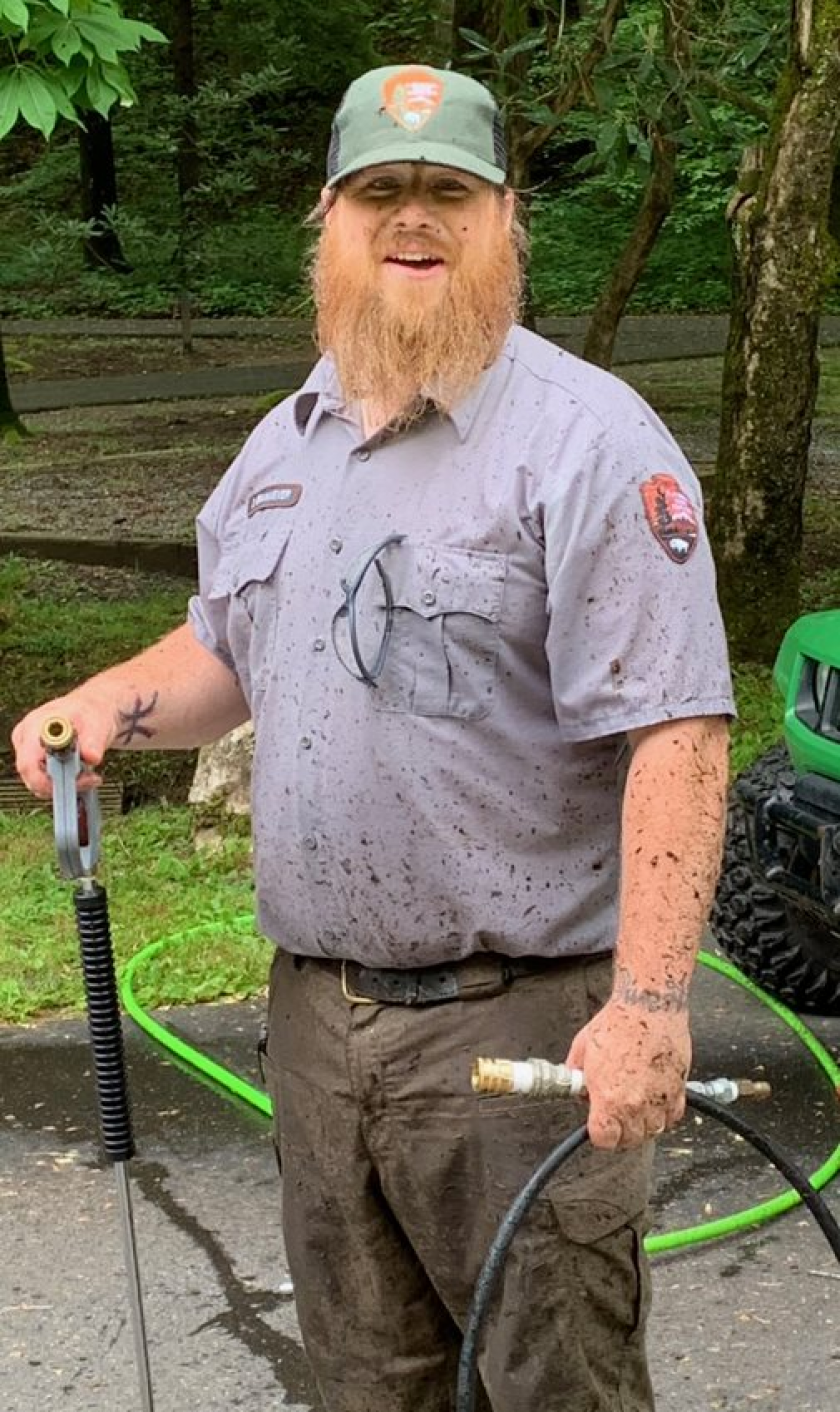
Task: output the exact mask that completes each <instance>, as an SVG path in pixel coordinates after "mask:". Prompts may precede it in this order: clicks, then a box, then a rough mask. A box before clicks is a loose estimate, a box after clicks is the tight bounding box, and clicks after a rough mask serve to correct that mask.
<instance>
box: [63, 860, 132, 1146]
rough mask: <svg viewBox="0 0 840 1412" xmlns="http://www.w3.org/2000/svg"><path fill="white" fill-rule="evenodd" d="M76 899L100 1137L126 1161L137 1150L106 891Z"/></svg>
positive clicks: (84, 891) (88, 891)
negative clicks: (135, 1147) (132, 1128)
mask: <svg viewBox="0 0 840 1412" xmlns="http://www.w3.org/2000/svg"><path fill="white" fill-rule="evenodd" d="M73 902H74V904H75V908H76V923H77V925H78V929H79V948H80V951H81V956H82V976H83V978H84V983H85V995H86V996H87V1010H88V1028H89V1030H90V1045H91V1049H92V1051H93V1067H94V1073H95V1075H96V1092H97V1096H98V1099H99V1126H100V1130H101V1134H102V1143H103V1146H104V1148H105V1153H106V1156H107V1157H108V1158H109V1159H110V1160H111V1161H112V1162H127V1161H128V1160H129V1158H131V1157H133V1156H134V1139H133V1137H132V1132H131V1114H130V1112H129V1106H128V1087H127V1084H126V1079H125V1061H124V1058H123V1042H122V1025H121V1022H120V1007H119V1001H118V999H117V982H116V977H115V975H114V953H113V950H112V947H111V925H110V922H109V920H108V896H107V893H106V891H105V889H104V887H101V886H100V885H99V883H93V884H92V886H91V887H90V888H77V889H76V891H75V893H74V895H73Z"/></svg>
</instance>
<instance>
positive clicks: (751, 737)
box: [730, 664, 784, 777]
mask: <svg viewBox="0 0 840 1412" xmlns="http://www.w3.org/2000/svg"><path fill="white" fill-rule="evenodd" d="M732 677H733V681H734V684H735V701H736V704H737V707H738V720H737V721H736V722H735V724H734V725H733V727H732V750H731V755H730V772H731V774H732V776H733V777H734V776H736V775H739V774H741V772H742V770H745V769H746V768H747V766H748V765H751V764H752V763H753V761H754V760H757V759H758V757H759V756H760V755H763V754H764V752H765V751H766V750H769V749H770V747H771V746H772V745H776V744H777V742H778V741H780V740H781V739H782V736H783V734H784V732H783V729H782V710H783V704H782V700H781V697H780V696H779V693H778V692H777V691H776V688H775V687H774V685H773V674H772V670H771V668H770V667H760V666H755V665H752V664H750V665H746V664H744V665H741V666H738V665H737V664H736V665H735V666H734V667H733V669H732Z"/></svg>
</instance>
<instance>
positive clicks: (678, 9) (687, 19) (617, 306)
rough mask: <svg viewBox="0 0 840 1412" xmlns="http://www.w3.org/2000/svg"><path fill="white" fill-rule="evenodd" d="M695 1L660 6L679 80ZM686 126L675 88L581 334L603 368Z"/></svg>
mask: <svg viewBox="0 0 840 1412" xmlns="http://www.w3.org/2000/svg"><path fill="white" fill-rule="evenodd" d="M696 8H697V6H696V0H662V45H663V49H664V52H665V57H666V58H667V59H668V61H669V63H671V64H672V65H673V67H674V70H675V72H676V73H677V74H678V75H680V76H682V77H684V76H685V75H686V74H687V73H688V72H689V70H690V68H691V39H690V33H691V25H692V22H693V20H694V11H695V10H696ZM684 121H685V104H684V100H683V95H682V89H681V86H680V84H679V83H677V84H675V85H674V88H673V92H672V96H671V97H670V98H669V99H668V100H667V101H666V102H665V103H664V104H663V106H662V111H661V114H660V117H659V121H658V122H657V123H656V125H655V126H654V127H653V129H652V148H653V150H652V154H651V168H650V174H649V176H648V181H647V185H646V187H645V191H644V195H643V196H642V201H641V205H640V206H639V209H638V211H637V213H636V220H635V222H634V225H633V229H632V231H631V232H630V236H629V238H628V240H627V242H626V244H625V246H624V249H623V250H622V252H621V254H620V255H619V257H618V260H617V262H616V264H615V266H614V268H613V270H612V271H611V273H610V277H609V279H608V281H607V284H606V287H605V288H604V290H603V291H602V293H601V297H600V298H599V300H598V302H597V304H596V305H595V308H594V310H593V313H592V318H591V319H590V321H589V327H588V328H587V330H586V338H585V340H584V346H583V356H584V358H586V360H587V361H588V362H590V363H597V364H598V365H599V366H600V367H602V368H609V367H611V366H612V360H613V352H614V350H615V340H616V338H617V337H618V326H619V324H620V322H621V319H622V317H623V315H624V311H625V309H626V308H627V304H628V301H629V299H630V296H631V295H632V293H633V290H634V289H635V288H636V285H637V284H638V282H639V280H640V279H641V277H642V274H643V273H644V269H645V266H646V265H647V262H648V259H649V258H650V253H651V251H652V250H653V247H654V246H655V244H656V242H657V239H658V238H659V232H660V231H661V229H662V227H663V225H664V223H665V221H666V220H667V218H668V216H669V215H670V214H671V207H672V206H673V204H674V189H675V187H676V183H677V145H676V142H675V141H674V139H673V137H672V136H671V134H672V133H673V132H674V131H675V130H676V129H677V128H679V127H681V126H682V124H683V123H684Z"/></svg>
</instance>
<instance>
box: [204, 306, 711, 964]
mask: <svg viewBox="0 0 840 1412" xmlns="http://www.w3.org/2000/svg"><path fill="white" fill-rule="evenodd" d="M399 536H402V538H401V539H398V538H397V537H399ZM388 539H391V542H390V543H387V544H385V545H384V546H383V541H385V540H388ZM198 546H199V563H200V587H199V594H198V596H197V597H196V598H194V599H193V600H192V602H191V605H190V616H191V621H192V625H193V629H194V631H195V633H196V636H197V637H198V639H199V641H200V642H201V643H203V644H204V646H205V647H207V648H209V650H210V651H211V652H213V653H215V654H216V655H217V656H218V657H219V658H220V659H221V660H222V661H223V662H225V663H226V664H227V665H228V666H229V667H231V668H232V670H233V671H234V672H235V673H236V676H237V678H238V680H239V682H240V684H241V687H242V690H243V692H244V694H245V696H246V698H247V699H248V701H249V702H250V705H251V711H252V715H253V719H254V726H255V733H256V746H255V756H254V780H253V820H254V841H255V865H256V878H257V897H258V913H259V922H260V925H261V927H262V928H263V930H264V931H265V932H266V934H267V935H268V936H270V937H272V938H274V939H275V940H276V941H278V942H279V943H281V944H282V945H283V946H284V947H286V948H287V949H289V950H290V951H293V952H299V953H303V954H308V955H314V956H330V957H338V956H341V957H349V958H352V959H354V960H358V961H361V962H364V963H367V964H368V965H402V966H412V965H420V964H429V963H433V962H437V961H441V960H445V959H455V958H460V957H463V956H467V955H470V954H472V953H474V952H480V951H481V950H493V951H502V952H506V953H508V954H510V955H522V954H541V955H560V954H566V953H593V952H598V951H603V950H606V949H608V948H609V947H611V946H612V945H613V942H614V932H615V923H616V903H617V892H618V874H619V823H620V804H621V793H622V783H623V764H624V757H625V755H626V740H625V732H627V731H628V730H629V729H632V728H634V727H641V726H648V725H652V724H654V723H657V722H662V721H666V720H671V719H676V718H679V717H687V716H702V715H718V714H730V713H731V712H732V710H733V704H732V697H731V687H730V680H729V671H728V666H727V656H726V646H725V640H724V634H723V629H722V626H721V620H720V614H719V610H718V607H717V602H716V597H715V587H714V569H713V564H712V560H711V555H710V552H709V548H708V544H707V541H706V537H705V533H704V531H703V527H702V520H701V516H700V489H699V486H698V484H697V481H696V479H695V477H694V475H693V473H692V471H691V469H690V468H689V466H688V464H687V462H686V460H685V458H684V457H683V455H682V453H681V452H680V450H679V449H678V447H677V446H676V444H675V443H674V441H673V439H672V438H671V436H670V435H669V433H668V432H667V430H666V429H665V427H664V426H663V425H662V423H661V422H660V421H659V419H658V418H657V416H656V415H655V414H654V413H653V412H652V411H651V409H650V408H649V407H648V406H647V405H646V404H645V403H644V402H643V401H642V400H641V398H639V397H638V396H637V395H636V393H635V392H633V391H632V389H630V388H629V387H627V386H626V385H625V384H624V383H622V382H621V381H619V380H618V379H617V378H614V377H612V376H611V375H610V374H608V373H605V372H603V371H601V370H600V369H598V368H595V367H592V366H590V365H589V364H586V363H584V362H581V361H580V360H578V359H576V358H574V357H572V356H571V355H570V354H568V353H564V352H560V351H559V350H558V349H557V348H555V347H554V346H553V345H552V344H550V343H547V342H545V341H544V340H542V339H540V338H538V337H537V336H536V335H534V334H531V333H529V332H527V331H526V330H524V329H521V328H514V329H513V330H512V331H511V333H510V336H509V338H508V340H507V343H506V345H505V348H504V350H503V352H502V354H501V355H500V357H499V358H498V359H497V361H496V362H495V363H494V364H493V365H492V367H490V368H489V369H488V370H487V372H486V373H485V374H484V375H483V377H482V378H481V380H480V382H479V383H478V384H477V385H476V387H475V388H474V389H473V390H472V392H471V393H470V394H469V396H468V397H467V398H466V399H465V400H464V401H463V402H462V403H461V404H460V405H459V406H458V407H457V408H456V409H455V411H454V412H453V414H452V415H451V416H443V415H440V414H438V413H437V412H435V411H431V412H430V413H429V415H428V416H426V417H424V418H423V419H422V420H420V421H419V422H417V423H415V424H414V425H413V426H411V427H410V428H409V429H408V430H405V431H402V432H399V433H396V434H395V433H393V432H385V433H382V434H379V435H378V436H376V437H374V438H372V439H370V440H368V441H365V440H364V438H363V435H362V433H361V431H360V429H359V427H358V425H357V423H356V421H355V420H354V418H353V417H352V416H351V415H350V414H349V413H348V412H347V410H346V409H345V408H344V406H343V403H342V399H341V395H340V391H339V389H338V387H337V383H336V379H335V373H334V370H333V368H332V365H331V363H330V361H329V359H324V360H322V361H321V362H320V363H319V364H318V365H317V367H316V368H315V369H314V370H313V373H312V375H311V376H310V378H309V379H308V381H307V382H306V383H305V384H304V387H303V388H302V389H301V391H300V392H299V393H298V394H296V395H295V396H293V397H290V398H289V399H288V400H286V401H285V402H283V403H282V404H281V405H280V406H279V407H278V408H276V409H275V410H274V411H272V412H271V413H270V414H269V415H268V416H267V417H266V418H265V419H264V420H263V421H262V422H261V423H260V425H259V426H258V427H257V428H256V430H255V431H254V432H253V434H252V435H251V437H250V438H249V440H248V441H247V442H246V444H245V446H244V448H243V450H242V451H241V453H240V455H239V456H238V457H237V459H236V460H235V461H234V463H233V465H232V466H231V467H230V469H229V471H228V472H227V473H226V475H225V476H224V478H223V479H222V481H221V482H220V483H219V485H218V486H217V488H216V490H215V491H214V492H213V494H212V495H211V497H210V499H209V500H208V501H207V503H206V505H205V506H204V508H203V509H202V511H201V513H200V515H199V517H198ZM379 546H383V547H381V548H378V547H379ZM377 548H378V553H377V554H376V555H375V556H374V557H373V558H371V556H372V551H374V550H377ZM365 563H368V567H367V571H366V572H364V573H363V574H362V573H361V571H362V569H363V568H364V566H365ZM342 579H344V580H345V583H346V584H347V591H345V590H344V588H343V587H342ZM354 639H355V651H354ZM360 664H361V669H363V670H364V671H367V672H368V673H369V674H370V675H374V674H375V671H376V669H377V668H379V669H381V670H380V674H379V675H378V677H377V678H376V685H375V686H372V685H370V684H368V683H367V682H365V681H364V680H358V679H357V677H358V675H359V673H360ZM351 672H352V673H356V677H354V676H353V675H351Z"/></svg>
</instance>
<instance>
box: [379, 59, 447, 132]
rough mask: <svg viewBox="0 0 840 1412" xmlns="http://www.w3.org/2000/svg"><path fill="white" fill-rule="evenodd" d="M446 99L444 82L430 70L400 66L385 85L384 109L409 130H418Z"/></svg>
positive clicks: (383, 93)
mask: <svg viewBox="0 0 840 1412" xmlns="http://www.w3.org/2000/svg"><path fill="white" fill-rule="evenodd" d="M442 100H443V81H442V80H441V79H439V78H438V76H437V74H433V73H431V72H430V70H429V69H418V68H414V69H400V71H399V73H396V74H392V75H391V77H390V78H388V79H386V80H385V82H384V83H383V85H382V105H383V107H384V109H385V112H386V113H387V114H388V116H389V117H390V118H393V120H394V122H395V123H399V125H400V127H403V128H405V130H406V132H419V131H420V129H421V128H422V127H425V126H426V123H427V122H428V121H429V118H431V117H432V116H433V114H435V113H436V112H437V110H438V108H439V107H440V105H441V102H442Z"/></svg>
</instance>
